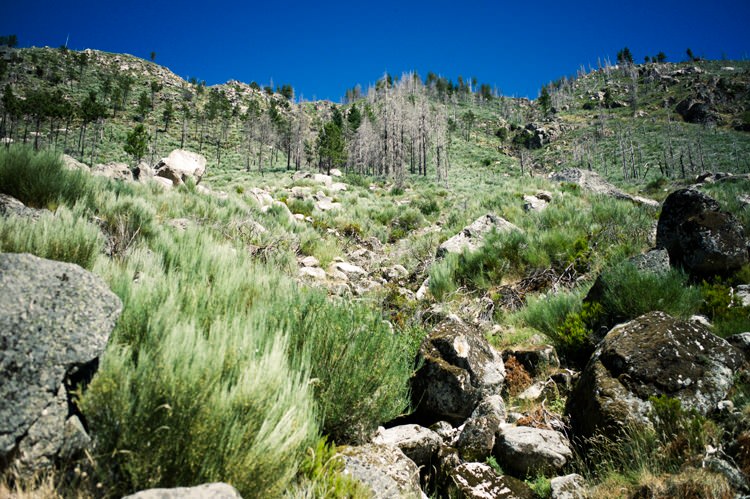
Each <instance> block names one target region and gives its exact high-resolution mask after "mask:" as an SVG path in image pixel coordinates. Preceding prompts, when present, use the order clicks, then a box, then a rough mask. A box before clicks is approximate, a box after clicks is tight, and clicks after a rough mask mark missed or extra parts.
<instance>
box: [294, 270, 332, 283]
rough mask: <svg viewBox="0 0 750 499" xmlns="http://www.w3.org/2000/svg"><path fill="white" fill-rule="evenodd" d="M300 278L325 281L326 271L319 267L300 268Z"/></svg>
mask: <svg viewBox="0 0 750 499" xmlns="http://www.w3.org/2000/svg"><path fill="white" fill-rule="evenodd" d="M299 275H300V277H310V278H312V279H314V280H316V281H325V280H326V271H325V270H323V269H321V268H320V267H300V269H299Z"/></svg>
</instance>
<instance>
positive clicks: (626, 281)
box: [599, 262, 701, 327]
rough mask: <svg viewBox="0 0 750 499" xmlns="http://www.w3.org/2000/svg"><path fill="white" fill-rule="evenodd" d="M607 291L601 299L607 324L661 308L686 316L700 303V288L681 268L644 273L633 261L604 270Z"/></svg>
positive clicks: (681, 316) (666, 311) (603, 275)
mask: <svg viewBox="0 0 750 499" xmlns="http://www.w3.org/2000/svg"><path fill="white" fill-rule="evenodd" d="M602 281H603V282H604V290H603V293H602V296H601V298H600V299H599V302H600V304H601V306H602V307H603V309H604V312H605V313H604V315H603V319H604V320H605V323H604V324H602V325H604V326H606V327H611V326H613V325H614V324H615V323H618V322H622V321H628V320H631V319H635V318H636V317H638V316H640V315H643V314H645V313H647V312H651V311H655V310H660V311H662V312H665V313H667V314H669V315H672V316H674V317H680V318H687V317H689V316H690V315H692V314H694V313H696V312H697V311H698V309H699V306H700V303H701V296H700V290H699V289H698V288H697V287H695V286H690V285H689V282H688V276H687V274H685V273H684V272H683V271H681V270H677V269H670V270H668V271H666V272H661V273H654V272H641V271H639V270H638V269H637V268H636V267H635V265H633V264H631V263H627V262H626V263H623V264H620V265H616V266H614V267H612V268H611V269H609V270H607V271H605V272H603V274H602Z"/></svg>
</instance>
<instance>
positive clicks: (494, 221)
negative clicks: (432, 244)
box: [436, 213, 521, 258]
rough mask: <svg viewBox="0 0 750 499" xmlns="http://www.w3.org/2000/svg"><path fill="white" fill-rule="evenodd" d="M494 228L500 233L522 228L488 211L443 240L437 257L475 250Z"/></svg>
mask: <svg viewBox="0 0 750 499" xmlns="http://www.w3.org/2000/svg"><path fill="white" fill-rule="evenodd" d="M493 230H495V231H496V232H498V233H507V232H511V231H513V230H517V231H520V230H521V229H519V228H518V227H516V226H515V225H513V224H512V223H510V222H508V221H507V220H505V219H504V218H502V217H499V216H497V215H494V214H492V213H488V214H486V215H483V216H481V217H479V218H478V219H476V220H475V221H474V222H472V223H471V225H468V226H467V227H464V228H463V230H461V232H459V233H458V234H456V235H455V236H453V237H451V238H450V239H448V240H447V241H445V242H443V244H441V245H440V246H439V247H438V249H437V255H436V257H437V258H442V257H444V256H445V255H446V254H448V253H461V252H463V251H464V250H468V251H474V250H476V249H477V248H479V246H480V245H481V244H482V243H483V242H484V239H485V237H486V236H487V234H489V233H490V232H491V231H493Z"/></svg>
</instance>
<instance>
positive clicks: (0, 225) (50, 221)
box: [0, 207, 104, 269]
mask: <svg viewBox="0 0 750 499" xmlns="http://www.w3.org/2000/svg"><path fill="white" fill-rule="evenodd" d="M103 249H104V236H102V233H101V231H100V230H99V228H98V227H97V226H96V225H94V224H92V223H90V222H87V221H86V220H84V219H81V218H79V217H78V216H76V215H75V214H74V213H73V212H72V211H71V210H68V209H67V208H65V207H60V208H58V210H57V212H56V213H54V214H53V213H45V214H43V215H42V216H41V217H40V218H39V220H37V221H30V220H29V219H26V218H21V217H10V218H4V217H0V251H2V252H5V253H31V254H33V255H36V256H39V257H41V258H48V259H50V260H58V261H61V262H69V263H75V264H78V265H80V266H81V267H83V268H85V269H91V268H92V267H93V265H94V262H95V261H96V258H97V256H98V255H99V254H100V253H101V252H102V250H103Z"/></svg>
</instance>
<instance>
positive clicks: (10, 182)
mask: <svg viewBox="0 0 750 499" xmlns="http://www.w3.org/2000/svg"><path fill="white" fill-rule="evenodd" d="M90 185H91V177H90V176H89V175H88V174H87V173H84V172H81V171H77V170H76V171H69V170H67V169H65V166H63V162H62V160H61V158H60V157H59V156H58V155H56V154H54V153H51V152H43V153H36V152H34V151H32V150H31V148H28V147H13V148H10V149H8V148H6V149H4V150H3V151H2V153H0V192H2V193H4V194H8V195H10V196H13V197H14V198H16V199H18V200H19V201H21V202H22V203H24V204H25V205H27V206H31V207H33V208H51V209H54V208H56V207H57V206H58V205H59V204H60V203H62V202H65V203H67V204H74V203H75V202H76V201H77V200H79V199H81V198H83V197H84V196H85V195H86V194H87V192H88V190H89V188H90Z"/></svg>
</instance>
